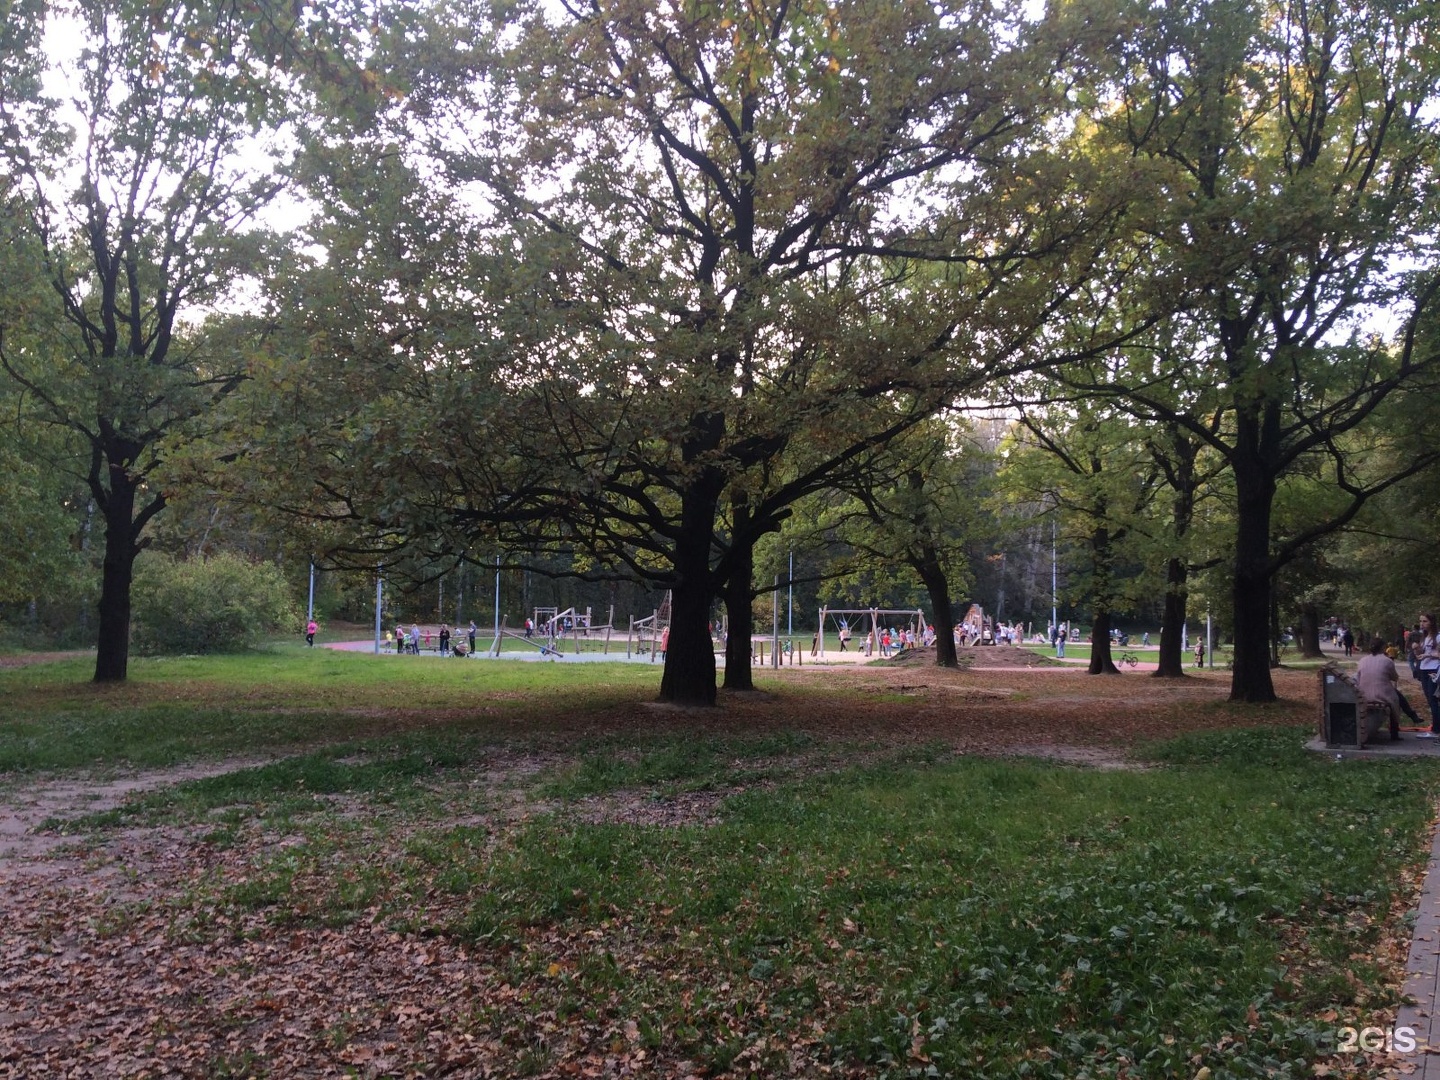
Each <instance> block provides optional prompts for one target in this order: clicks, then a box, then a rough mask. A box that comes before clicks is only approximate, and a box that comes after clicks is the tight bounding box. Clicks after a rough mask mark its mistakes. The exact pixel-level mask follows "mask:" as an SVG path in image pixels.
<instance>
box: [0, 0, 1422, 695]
mask: <svg viewBox="0 0 1440 1080" xmlns="http://www.w3.org/2000/svg"><path fill="white" fill-rule="evenodd" d="M1010 7H1011V6H1010V5H1006V4H991V3H983V2H979V3H976V2H967V0H943V2H941V0H936V2H928V3H927V2H918V0H916V2H909V0H907V2H901V3H896V2H894V0H883V2H882V0H837V2H831V3H822V2H817V0H770V2H766V3H750V4H739V3H729V2H724V0H722V2H715V3H710V2H706V3H700V2H676V3H663V4H662V3H653V2H629V0H625V2H618V3H599V2H592V3H561V4H553V3H539V2H526V0H520V2H507V3H486V2H483V0H477V2H468V0H440V2H435V3H426V4H413V3H407V4H393V5H392V4H387V3H383V2H381V3H365V2H359V0H357V2H355V3H351V4H341V5H323V6H309V5H306V4H304V3H285V4H280V3H272V2H270V0H247V2H245V3H239V4H234V5H230V6H227V7H223V8H215V7H213V6H210V5H197V4H187V3H183V2H173V0H172V2H166V0H157V2H145V3H140V2H136V0H80V2H66V3H46V2H44V0H11V2H9V3H7V4H6V6H5V18H4V19H3V20H0V124H3V126H4V138H3V155H0V170H3V171H0V207H3V215H4V216H3V221H0V227H3V235H0V260H3V273H0V368H3V376H4V377H3V378H0V404H3V406H4V408H3V410H0V415H3V417H4V424H5V426H6V438H5V439H4V440H0V456H3V461H0V477H3V481H0V537H3V543H0V552H3V555H0V558H3V559H4V560H5V572H4V574H3V575H0V582H3V586H0V588H3V593H0V601H3V619H4V627H5V629H6V632H7V633H8V634H10V635H11V636H12V638H13V639H14V640H15V641H16V642H17V643H20V644H24V645H28V646H39V645H52V644H54V645H89V644H94V645H96V646H97V662H96V671H95V677H96V679H97V680H100V681H113V680H118V679H123V678H125V675H126V665H127V660H128V656H129V651H130V648H131V643H132V640H133V639H132V609H133V607H134V604H135V591H136V590H137V589H148V590H151V591H153V590H154V589H155V588H156V586H155V585H154V584H153V583H154V582H155V581H158V580H161V579H163V578H164V577H165V576H166V575H167V574H170V575H172V576H173V575H174V574H176V573H179V571H177V570H174V569H173V568H174V567H176V566H179V565H183V564H184V563H185V562H186V561H196V560H204V559H210V558H213V557H215V556H217V555H220V554H222V553H224V554H227V555H235V556H240V557H242V559H243V560H245V561H249V562H251V563H260V564H266V565H270V566H273V567H276V568H278V570H279V571H280V573H281V574H283V575H284V577H285V579H286V580H287V581H288V582H289V585H290V590H291V593H292V595H293V596H294V597H296V598H298V599H297V606H298V607H299V609H300V610H303V606H304V597H305V594H306V590H307V587H308V579H309V572H310V566H311V563H312V560H313V561H314V563H315V564H316V565H317V566H318V567H319V568H320V574H319V578H318V582H319V591H318V594H317V609H318V612H319V614H320V616H321V617H322V618H323V619H353V620H356V621H362V622H368V621H369V619H370V618H371V617H372V616H373V604H374V595H375V579H376V576H377V574H380V575H383V577H384V579H385V581H386V583H387V585H386V589H387V592H386V596H387V609H388V610H387V616H386V617H387V619H389V618H402V619H405V620H429V621H437V622H438V621H451V622H462V623H463V622H466V621H468V620H469V619H472V618H473V619H475V620H476V621H477V622H480V623H481V624H488V623H489V622H490V621H491V620H492V619H493V617H494V615H495V612H494V599H493V597H494V589H495V576H496V560H497V558H498V560H499V564H500V569H499V573H500V578H501V597H502V599H501V612H500V614H501V615H503V616H504V617H505V618H507V619H508V620H509V621H510V622H511V623H512V624H514V623H516V622H518V621H520V620H521V619H523V618H524V616H525V615H526V614H528V613H529V612H530V611H531V610H532V609H534V608H535V607H541V606H552V607H559V608H566V607H572V606H573V607H575V608H577V609H580V610H584V609H586V608H590V609H592V610H593V612H594V615H595V618H596V619H597V621H599V620H603V619H605V618H606V617H607V615H608V613H609V611H610V609H611V608H612V607H613V609H614V611H615V618H616V621H617V623H619V624H620V625H624V624H625V622H626V620H627V619H628V618H629V617H630V616H632V615H634V616H645V615H649V614H650V613H651V612H652V611H653V610H654V609H655V608H657V607H658V606H659V605H660V604H661V602H662V600H663V598H665V597H667V596H669V597H670V598H671V599H672V601H673V607H672V609H671V615H670V617H671V620H672V623H671V626H672V635H671V649H670V653H669V655H668V656H667V661H666V666H665V671H664V677H663V680H664V681H663V683H662V686H661V696H662V697H663V698H666V699H669V700H675V701H685V702H700V703H705V702H713V701H714V700H715V689H716V683H717V680H718V678H720V675H719V674H718V673H717V669H716V662H715V656H714V653H713V651H712V644H711V639H710V635H709V626H710V624H711V623H714V622H717V621H724V622H725V623H726V624H727V625H728V626H729V627H730V628H731V633H730V635H729V640H728V643H727V645H726V649H727V655H726V661H727V663H726V665H725V668H724V672H723V678H724V680H725V683H726V685H730V686H738V687H744V686H747V685H748V683H749V679H750V665H749V664H748V662H746V659H747V657H746V651H747V650H748V648H749V644H748V643H749V636H750V633H751V632H752V631H753V632H764V631H765V630H767V629H768V628H769V619H770V612H771V610H772V601H771V595H770V591H771V590H772V588H774V587H775V585H776V583H777V582H780V583H782V585H781V587H782V588H783V589H785V590H786V591H787V595H786V599H785V600H784V601H782V605H781V610H782V618H784V617H785V614H788V595H789V592H788V591H789V590H790V589H791V588H793V596H794V608H795V613H796V614H795V619H796V624H797V627H813V623H814V618H815V615H814V613H815V611H816V609H817V607H818V606H819V605H820V604H828V605H830V606H846V605H851V606H869V605H871V604H874V605H879V606H888V607H912V606H918V607H921V608H924V609H925V610H926V611H927V612H928V613H931V614H932V617H933V619H934V621H935V622H936V624H937V625H945V624H946V623H948V622H953V621H954V620H955V619H957V618H958V617H959V615H960V614H962V613H963V610H964V605H965V604H967V603H969V602H978V603H981V604H983V605H984V606H985V608H986V609H987V611H989V612H990V613H992V614H993V615H994V616H995V617H997V618H999V619H1002V620H1006V621H1012V620H1013V621H1020V622H1023V623H1028V624H1032V625H1035V626H1039V627H1042V628H1043V627H1044V626H1045V625H1046V624H1047V623H1048V622H1049V621H1050V613H1051V608H1052V604H1054V605H1055V606H1056V607H1058V610H1059V613H1060V617H1061V618H1063V619H1068V620H1070V621H1072V622H1077V623H1080V624H1082V625H1085V626H1087V627H1093V628H1094V629H1095V631H1096V633H1097V639H1103V638H1104V636H1105V632H1106V631H1107V630H1108V629H1109V628H1110V627H1111V626H1112V625H1121V626H1125V627H1130V628H1137V629H1154V628H1156V627H1159V626H1161V625H1163V626H1164V627H1165V628H1166V634H1165V636H1164V638H1163V639H1162V642H1161V644H1162V664H1161V672H1160V674H1161V675H1162V676H1170V677H1175V676H1179V675H1181V674H1182V670H1181V659H1182V658H1181V657H1180V654H1179V628H1180V626H1181V625H1183V624H1184V623H1185V622H1186V621H1187V620H1188V621H1190V623H1191V625H1192V627H1193V626H1194V625H1195V624H1196V621H1197V620H1198V619H1199V618H1202V617H1203V615H1204V613H1205V612H1206V611H1208V612H1210V613H1211V614H1212V615H1213V616H1214V617H1215V618H1216V619H1217V620H1218V622H1219V624H1220V625H1221V626H1222V627H1223V628H1224V633H1225V635H1226V636H1227V637H1228V638H1230V639H1232V640H1233V642H1234V658H1235V659H1234V675H1233V679H1234V682H1233V685H1232V696H1233V697H1234V698H1235V699H1237V700H1241V701H1254V702H1263V701H1267V700H1270V699H1271V698H1273V696H1274V691H1273V686H1272V684H1271V680H1270V667H1271V665H1272V664H1273V663H1275V662H1276V661H1277V659H1278V654H1277V652H1276V641H1277V638H1278V637H1279V636H1280V634H1281V633H1282V632H1284V630H1286V629H1287V628H1292V627H1293V628H1295V629H1296V630H1297V631H1298V632H1299V634H1300V637H1301V643H1302V645H1303V646H1308V647H1311V648H1313V646H1314V643H1315V635H1316V628H1317V626H1318V624H1319V623H1320V622H1321V621H1323V620H1325V619H1327V618H1334V617H1338V618H1342V619H1344V620H1346V621H1347V622H1350V623H1351V624H1353V625H1355V626H1357V627H1361V628H1365V629H1368V630H1370V631H1372V632H1380V633H1384V634H1386V635H1387V636H1388V635H1390V634H1393V632H1394V631H1395V629H1396V628H1397V627H1398V626H1399V625H1400V624H1401V623H1405V624H1410V623H1413V622H1414V621H1415V617H1416V615H1417V613H1418V612H1419V611H1420V610H1422V608H1430V609H1433V608H1434V607H1435V606H1437V601H1440V580H1437V573H1436V570H1435V566H1436V562H1437V560H1436V554H1437V551H1436V541H1435V535H1436V522H1435V506H1436V497H1437V495H1440V470H1437V468H1436V464H1437V449H1436V443H1435V441H1434V439H1433V438H1432V437H1431V431H1432V429H1433V423H1432V422H1431V417H1432V416H1433V415H1434V402H1435V401H1437V400H1440V398H1437V396H1436V395H1437V391H1440V379H1437V374H1440V367H1437V361H1440V340H1437V337H1436V300H1435V294H1436V290H1437V284H1440V278H1437V268H1440V267H1437V262H1436V258H1435V255H1436V253H1435V240H1436V231H1435V227H1436V211H1437V208H1440V194H1437V192H1440V185H1437V184H1436V177H1435V171H1436V165H1437V161H1436V151H1437V130H1436V129H1437V123H1440V108H1437V104H1440V99H1437V94H1436V80H1437V77H1440V49H1437V45H1440V38H1437V31H1440V26H1437V15H1436V13H1435V10H1434V8H1433V6H1431V5H1410V4H1406V3H1399V2H1364V3H1361V2H1356V3H1338V2H1326V0H1322V2H1319V3H1315V2H1307V3H1287V2H1283V0H1257V2H1235V0H1208V2H1204V3H1197V4H1190V5H1183V8H1184V10H1175V9H1174V8H1175V6H1174V5H1165V4H1160V3H1145V2H1135V3H1130V2H1120V3H1116V4H1113V5H1103V6H1099V7H1096V6H1086V5H1075V4H1068V3H1056V4H1052V5H1050V6H1049V7H1047V8H1045V9H1044V10H1039V9H1036V8H1026V9H1024V10H1019V11H1016V10H1010ZM159 555H167V556H170V557H171V559H170V560H169V561H162V562H156V563H155V564H154V566H153V567H151V568H150V569H149V570H148V571H147V569H146V564H147V561H148V560H152V559H154V558H155V557H157V556H159ZM792 559H793V568H794V569H793V580H792V578H791V566H792ZM167 567H168V568H171V569H169V570H167V569H165V568H167ZM1052 567H1054V568H1055V576H1056V580H1057V581H1058V590H1057V592H1058V595H1053V596H1052V590H1051V580H1052ZM147 573H148V574H149V578H148V579H147V577H146V574H147ZM137 574H138V575H139V576H138V577H137ZM147 595H148V593H147ZM279 617H280V618H282V621H283V619H284V618H288V614H286V615H282V616H279ZM297 629H298V628H297ZM947 642H948V638H947V637H946V636H944V635H942V637H941V643H942V648H941V649H940V652H939V654H938V656H937V659H938V661H939V662H941V663H946V662H953V659H954V658H953V655H948V650H947V649H946V648H944V647H943V646H944V644H945V643H947ZM1092 670H1093V671H1095V672H1096V673H1103V672H1107V671H1110V670H1113V668H1112V667H1111V665H1110V662H1109V656H1108V654H1107V653H1106V650H1105V649H1104V648H1103V647H1101V648H1097V650H1096V657H1095V659H1094V661H1093V662H1092Z"/></svg>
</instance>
